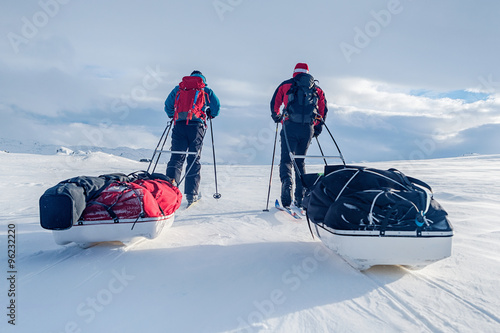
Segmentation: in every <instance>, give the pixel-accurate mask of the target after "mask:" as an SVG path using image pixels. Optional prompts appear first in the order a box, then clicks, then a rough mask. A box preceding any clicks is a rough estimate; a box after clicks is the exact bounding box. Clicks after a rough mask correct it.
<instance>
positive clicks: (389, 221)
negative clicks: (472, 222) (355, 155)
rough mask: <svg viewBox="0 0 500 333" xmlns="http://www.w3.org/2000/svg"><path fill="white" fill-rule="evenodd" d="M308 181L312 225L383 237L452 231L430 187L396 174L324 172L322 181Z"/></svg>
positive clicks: (356, 170) (351, 169) (307, 200)
mask: <svg viewBox="0 0 500 333" xmlns="http://www.w3.org/2000/svg"><path fill="white" fill-rule="evenodd" d="M305 176H306V177H304V178H305V179H306V180H308V183H309V184H306V187H308V189H309V193H308V194H307V195H306V198H304V207H305V208H306V210H307V216H308V218H309V219H310V220H311V221H312V222H313V223H316V224H322V225H324V226H327V227H330V228H333V229H337V230H378V231H381V234H383V233H384V232H385V231H386V230H387V231H389V230H393V231H414V230H417V231H424V230H440V231H449V230H451V225H450V223H449V221H448V219H447V213H446V211H445V210H444V209H443V208H442V207H441V206H440V205H439V203H437V201H436V200H435V199H434V198H433V195H432V189H431V187H430V186H429V185H427V184H426V183H424V182H422V181H421V180H419V179H416V178H412V177H408V176H406V175H404V174H403V173H402V172H400V171H398V170H396V169H389V170H379V169H373V168H366V167H360V166H350V165H347V166H343V165H340V166H326V167H325V173H324V176H321V177H318V176H316V177H311V176H309V175H305ZM310 179H313V181H310Z"/></svg>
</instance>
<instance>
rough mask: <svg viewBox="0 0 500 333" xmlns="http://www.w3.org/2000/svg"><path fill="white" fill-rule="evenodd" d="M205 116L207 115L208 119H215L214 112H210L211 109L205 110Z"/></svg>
mask: <svg viewBox="0 0 500 333" xmlns="http://www.w3.org/2000/svg"><path fill="white" fill-rule="evenodd" d="M205 114H206V115H207V118H209V119H214V118H215V117H214V116H212V110H210V108H207V109H206V110H205Z"/></svg>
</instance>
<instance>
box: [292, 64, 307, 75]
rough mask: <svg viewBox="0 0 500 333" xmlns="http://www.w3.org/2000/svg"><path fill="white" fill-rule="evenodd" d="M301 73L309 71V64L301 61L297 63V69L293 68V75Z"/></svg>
mask: <svg viewBox="0 0 500 333" xmlns="http://www.w3.org/2000/svg"><path fill="white" fill-rule="evenodd" d="M299 73H309V66H308V65H307V64H306V63H304V62H299V63H298V64H297V65H295V69H294V70H293V76H295V75H297V74H299Z"/></svg>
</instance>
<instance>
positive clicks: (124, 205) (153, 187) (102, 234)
mask: <svg viewBox="0 0 500 333" xmlns="http://www.w3.org/2000/svg"><path fill="white" fill-rule="evenodd" d="M181 200H182V195H181V193H180V191H179V190H178V189H177V187H175V186H173V185H172V184H171V183H170V182H169V181H168V179H166V177H165V176H164V175H161V174H149V173H147V172H139V173H134V174H131V175H128V176H126V175H123V174H113V175H103V176H99V177H86V176H82V177H75V178H72V179H68V180H65V181H63V182H60V183H59V184H57V185H56V186H54V187H52V188H50V189H48V190H47V191H46V192H45V193H44V194H43V195H42V197H41V198H40V224H41V226H42V227H43V228H45V229H49V230H52V231H53V235H54V239H55V241H56V243H57V244H60V245H65V244H68V243H71V242H74V243H77V244H80V245H88V244H90V243H97V242H112V241H119V242H122V243H128V242H130V241H132V240H133V239H134V238H137V237H144V238H149V239H153V238H155V237H157V236H158V235H159V234H160V232H161V231H162V230H163V229H164V228H169V227H170V226H171V225H172V223H173V221H174V213H175V211H176V210H177V209H178V208H179V206H180V203H181Z"/></svg>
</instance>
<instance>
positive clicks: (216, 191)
mask: <svg viewBox="0 0 500 333" xmlns="http://www.w3.org/2000/svg"><path fill="white" fill-rule="evenodd" d="M208 119H210V136H211V137H212V152H213V156H214V175H215V193H214V198H215V199H220V197H221V196H222V195H221V194H220V193H219V191H218V190H217V165H216V162H215V145H214V128H213V125H212V117H210V116H209V117H208Z"/></svg>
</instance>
